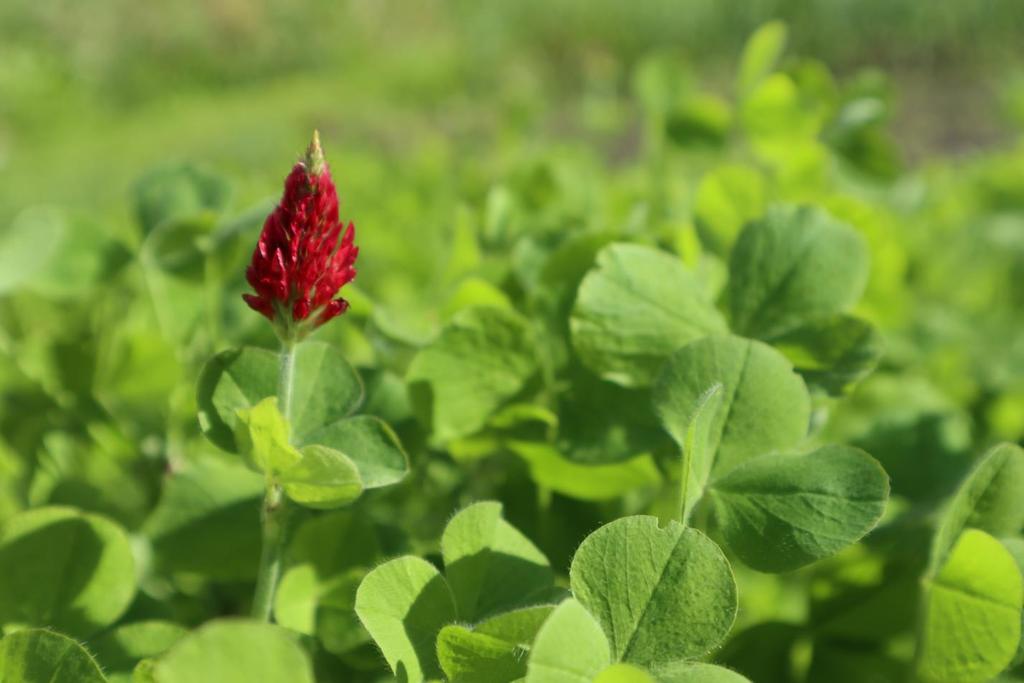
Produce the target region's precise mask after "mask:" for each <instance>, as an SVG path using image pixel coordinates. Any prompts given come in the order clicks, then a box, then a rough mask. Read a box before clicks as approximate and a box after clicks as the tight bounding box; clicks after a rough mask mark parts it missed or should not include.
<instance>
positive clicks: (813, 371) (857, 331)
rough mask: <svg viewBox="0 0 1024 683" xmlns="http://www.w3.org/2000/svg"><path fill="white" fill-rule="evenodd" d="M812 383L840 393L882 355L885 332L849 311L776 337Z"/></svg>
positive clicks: (827, 390)
mask: <svg viewBox="0 0 1024 683" xmlns="http://www.w3.org/2000/svg"><path fill="white" fill-rule="evenodd" d="M772 346H774V347H775V348H777V349H778V350H779V351H781V352H782V353H783V355H785V356H786V357H787V358H789V360H790V361H792V362H793V365H794V366H796V370H797V372H799V373H800V374H801V375H803V377H804V380H805V381H806V382H807V383H808V384H809V385H811V386H812V387H820V388H821V389H823V390H824V391H825V392H827V393H828V394H830V395H832V396H838V395H840V394H842V393H843V392H844V391H846V390H847V389H849V388H850V387H851V386H852V385H854V384H856V383H857V382H859V381H860V380H861V379H863V378H864V377H866V376H867V375H868V374H869V373H870V372H871V371H872V370H874V369H875V366H876V365H877V364H878V361H879V360H880V359H881V357H882V351H883V348H882V335H881V334H880V333H879V332H878V330H877V329H876V328H875V327H874V325H872V324H871V323H869V322H866V321H864V320H861V319H860V318H854V317H853V316H849V315H838V316H835V317H832V318H826V319H824V320H820V321H816V322H811V323H808V324H807V325H804V326H802V327H798V328H797V329H795V330H792V331H790V332H787V333H786V334H784V335H782V336H780V337H776V338H775V339H774V340H772Z"/></svg>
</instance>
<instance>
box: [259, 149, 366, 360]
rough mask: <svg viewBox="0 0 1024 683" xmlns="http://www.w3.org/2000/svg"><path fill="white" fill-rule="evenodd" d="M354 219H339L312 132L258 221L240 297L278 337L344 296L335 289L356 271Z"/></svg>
mask: <svg viewBox="0 0 1024 683" xmlns="http://www.w3.org/2000/svg"><path fill="white" fill-rule="evenodd" d="M358 254H359V247H357V246H356V245H355V226H353V225H352V224H351V223H348V224H347V225H346V224H343V223H342V222H341V221H340V220H339V218H338V193H337V190H336V188H335V187H334V181H333V180H332V179H331V174H330V171H329V170H328V168H327V163H326V161H325V160H324V155H323V150H322V149H321V147H320V139H319V136H318V135H317V134H316V133H314V134H313V141H312V142H311V143H310V146H309V149H308V150H307V151H306V156H305V158H304V159H303V161H302V162H300V163H298V164H296V165H295V167H294V168H293V169H292V171H291V173H290V174H289V175H288V178H287V179H286V180H285V183H284V194H283V196H282V197H281V202H280V204H278V206H277V208H275V209H274V210H273V211H272V212H271V214H270V215H269V216H267V219H266V222H265V223H264V224H263V230H262V232H261V233H260V238H259V241H258V242H257V244H256V249H255V250H254V251H253V255H252V263H251V264H250V265H249V268H248V270H246V279H247V280H248V281H249V284H250V285H251V286H252V288H253V290H255V294H245V295H243V297H242V298H243V299H245V302H246V303H247V304H248V305H249V307H250V308H252V309H253V310H255V311H257V312H259V313H261V314H263V315H264V316H266V317H267V318H268V319H269V320H270V321H271V322H273V323H274V327H275V329H276V330H277V333H278V336H280V337H281V338H282V339H286V340H290V341H297V340H299V339H301V338H302V337H304V336H305V335H307V334H308V333H309V332H311V331H312V330H314V329H316V328H317V327H319V326H320V325H322V324H324V323H325V322H327V321H328V320H330V319H331V318H333V317H335V316H337V315H340V314H342V313H344V312H345V311H346V310H347V309H348V302H347V301H346V300H345V299H343V298H341V297H339V296H337V294H338V291H339V290H340V289H341V288H342V287H344V286H345V285H346V284H348V283H349V282H351V281H352V279H353V278H355V276H356V270H355V262H356V256H358Z"/></svg>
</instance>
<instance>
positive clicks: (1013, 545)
mask: <svg viewBox="0 0 1024 683" xmlns="http://www.w3.org/2000/svg"><path fill="white" fill-rule="evenodd" d="M999 541H1000V542H1001V543H1002V544H1003V547H1004V548H1006V549H1007V550H1008V551H1009V552H1010V555H1011V556H1012V557H1013V560H1014V562H1016V563H1017V569H1019V570H1020V573H1021V576H1024V538H1001V539H999ZM1020 619H1021V640H1020V643H1018V644H1017V654H1016V655H1014V657H1013V663H1012V664H1011V665H1010V666H1011V667H1014V666H1020V664H1021V663H1024V609H1022V610H1021V614H1020Z"/></svg>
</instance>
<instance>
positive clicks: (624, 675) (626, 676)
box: [594, 664, 658, 683]
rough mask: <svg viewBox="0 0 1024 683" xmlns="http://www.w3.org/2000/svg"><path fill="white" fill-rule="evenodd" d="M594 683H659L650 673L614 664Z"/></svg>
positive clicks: (633, 667) (625, 665)
mask: <svg viewBox="0 0 1024 683" xmlns="http://www.w3.org/2000/svg"><path fill="white" fill-rule="evenodd" d="M594 683H658V681H657V680H655V679H654V677H652V676H651V675H650V674H649V673H647V672H646V671H644V670H643V669H640V668H637V667H635V666H633V665H632V664H612V665H611V666H609V667H608V668H607V669H605V670H604V671H602V672H601V673H600V674H598V675H597V678H595V679H594Z"/></svg>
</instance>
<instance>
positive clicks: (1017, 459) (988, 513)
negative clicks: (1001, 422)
mask: <svg viewBox="0 0 1024 683" xmlns="http://www.w3.org/2000/svg"><path fill="white" fill-rule="evenodd" d="M1021 501H1024V449H1022V448H1021V447H1020V446H1018V445H1016V444H1011V443H1004V444H999V445H998V446H995V447H993V448H991V449H990V450H989V451H988V452H986V453H985V455H983V456H982V457H981V459H980V460H979V461H978V464H977V465H976V466H975V467H974V469H973V470H972V471H971V473H970V474H969V475H968V476H967V478H966V480H964V483H963V484H961V485H960V488H959V489H957V492H956V495H955V496H954V497H953V500H952V501H951V502H950V504H949V507H948V508H946V510H945V512H944V513H943V515H942V519H941V521H940V522H939V527H938V530H937V531H936V533H935V541H934V542H933V544H932V553H931V563H930V570H931V571H932V572H934V571H936V570H937V568H938V566H939V565H940V564H941V563H942V562H944V561H945V559H946V555H947V554H948V553H949V550H950V548H952V547H953V545H954V544H955V543H956V542H957V539H958V538H959V537H960V534H961V532H963V530H964V529H965V528H967V527H973V528H975V529H981V530H982V531H986V532H988V533H990V534H992V535H993V536H1012V535H1014V534H1017V533H1019V532H1020V531H1021V528H1022V527H1024V504H1021Z"/></svg>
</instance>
